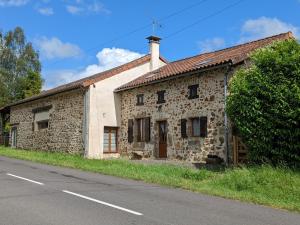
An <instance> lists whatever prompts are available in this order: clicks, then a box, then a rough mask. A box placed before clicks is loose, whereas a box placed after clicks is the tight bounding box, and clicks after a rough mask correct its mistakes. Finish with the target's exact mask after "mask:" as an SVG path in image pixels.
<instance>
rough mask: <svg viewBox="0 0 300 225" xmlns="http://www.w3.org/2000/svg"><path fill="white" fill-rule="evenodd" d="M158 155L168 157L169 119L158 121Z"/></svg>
mask: <svg viewBox="0 0 300 225" xmlns="http://www.w3.org/2000/svg"><path fill="white" fill-rule="evenodd" d="M158 135H159V144H158V148H159V149H158V157H159V158H167V121H159V122H158Z"/></svg>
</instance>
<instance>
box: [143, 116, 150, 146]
mask: <svg viewBox="0 0 300 225" xmlns="http://www.w3.org/2000/svg"><path fill="white" fill-rule="evenodd" d="M144 120H145V126H144V127H145V142H149V141H150V117H146V118H145V119H144Z"/></svg>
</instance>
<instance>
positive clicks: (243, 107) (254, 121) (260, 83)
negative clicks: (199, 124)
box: [227, 40, 300, 167]
mask: <svg viewBox="0 0 300 225" xmlns="http://www.w3.org/2000/svg"><path fill="white" fill-rule="evenodd" d="M250 60H251V66H250V67H248V68H242V69H240V70H238V71H237V72H236V73H235V75H234V76H233V78H232V80H231V81H230V84H229V91H230V95H229V96H228V99H227V112H228V115H229V117H230V119H231V120H232V122H233V124H234V125H235V126H236V128H237V130H238V132H239V134H240V136H241V137H242V139H243V141H244V142H245V144H246V145H247V147H248V150H249V160H250V161H251V162H254V163H264V162H269V163H272V164H274V165H278V164H285V165H289V166H296V167H299V166H300V127H299V121H300V45H299V43H298V42H297V41H296V40H288V41H281V42H275V43H274V44H272V45H270V46H268V47H265V48H262V49H259V50H257V51H255V52H254V53H253V54H252V55H251V57H250Z"/></svg>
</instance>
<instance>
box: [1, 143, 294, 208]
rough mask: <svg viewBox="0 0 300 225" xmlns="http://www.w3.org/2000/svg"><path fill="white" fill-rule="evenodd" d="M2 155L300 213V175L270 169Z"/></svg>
mask: <svg viewBox="0 0 300 225" xmlns="http://www.w3.org/2000/svg"><path fill="white" fill-rule="evenodd" d="M0 155H2V156H7V157H12V158H17V159H24V160H30V161H34V162H40V163H45V164H50V165H55V166H63V167H69V168H76V169H80V170H84V171H91V172H96V173H101V174H107V175H113V176H118V177H123V178H130V179H134V180H142V181H145V182H148V183H155V184H160V185H165V186H170V187H178V188H183V189H187V190H191V191H195V192H201V193H205V194H210V195H216V196H221V197H225V198H230V199H237V200H241V201H245V202H252V203H256V204H263V205H267V206H271V207H274V208H281V209H287V210H291V211H297V212H300V172H299V171H293V170H290V169H286V168H273V167H271V166H268V165H264V166H257V167H243V168H228V169H226V170H225V171H219V172H214V171H210V170H207V169H201V170H194V169H189V168H185V167H179V166H172V165H143V164H137V163H133V162H130V161H128V160H122V159H116V160H91V159H84V158H82V157H81V156H79V155H70V154H63V153H50V152H42V151H28V150H17V149H11V148H6V147H2V146H0Z"/></svg>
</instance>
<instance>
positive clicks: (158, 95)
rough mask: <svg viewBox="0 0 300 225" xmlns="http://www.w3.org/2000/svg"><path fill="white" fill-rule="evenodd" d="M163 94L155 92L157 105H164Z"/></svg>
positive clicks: (163, 92)
mask: <svg viewBox="0 0 300 225" xmlns="http://www.w3.org/2000/svg"><path fill="white" fill-rule="evenodd" d="M165 92H166V91H158V92H157V104H161V103H165V102H166V101H165Z"/></svg>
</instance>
